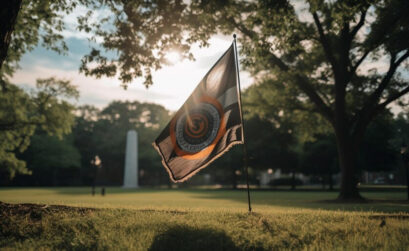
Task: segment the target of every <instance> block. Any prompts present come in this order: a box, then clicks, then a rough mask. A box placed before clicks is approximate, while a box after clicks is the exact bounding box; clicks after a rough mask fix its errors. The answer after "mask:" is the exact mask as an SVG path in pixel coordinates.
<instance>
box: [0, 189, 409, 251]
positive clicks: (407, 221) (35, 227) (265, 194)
mask: <svg viewBox="0 0 409 251" xmlns="http://www.w3.org/2000/svg"><path fill="white" fill-rule="evenodd" d="M251 195H252V203H253V211H254V213H252V214H248V213H247V197H246V193H245V191H244V190H242V191H231V190H180V189H174V190H159V189H158V190H153V189H152V190H151V189H140V190H124V189H120V188H107V194H106V196H104V197H102V196H101V195H99V194H98V195H96V196H91V194H90V188H32V189H29V188H3V189H0V201H2V202H4V203H3V204H0V207H1V212H0V233H1V236H0V248H5V249H24V250H26V249H33V250H34V249H36V250H37V249H136V250H277V249H288V250H298V249H319V250H333V249H346V250H356V249H360V250H374V249H377V250H409V248H408V247H409V204H408V203H405V202H403V201H402V200H404V199H405V198H406V197H405V193H404V192H366V193H363V195H364V196H365V197H366V198H368V199H370V200H371V202H370V203H362V204H341V203H334V202H328V200H332V199H335V198H336V196H337V193H335V192H311V191H302V192H291V191H253V192H252V194H251ZM6 203H12V204H6ZM15 203H35V204H41V205H40V206H39V205H31V204H24V205H13V204H15ZM51 205H59V206H51ZM61 205H64V206H61ZM66 206H70V207H66ZM71 206H73V207H75V208H72V207H71Z"/></svg>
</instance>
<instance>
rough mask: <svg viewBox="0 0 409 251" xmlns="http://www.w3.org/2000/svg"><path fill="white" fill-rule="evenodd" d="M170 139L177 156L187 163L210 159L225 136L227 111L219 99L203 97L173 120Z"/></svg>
mask: <svg viewBox="0 0 409 251" xmlns="http://www.w3.org/2000/svg"><path fill="white" fill-rule="evenodd" d="M169 129H170V137H171V142H172V144H173V147H174V151H175V153H176V154H177V155H178V156H180V157H182V158H185V159H200V158H205V157H206V156H208V155H209V154H210V153H211V152H212V151H213V149H214V148H215V146H216V144H217V142H218V141H219V140H220V138H221V137H222V136H223V135H224V133H225V132H226V121H225V120H224V110H223V107H222V106H221V104H220V103H219V102H218V101H217V99H214V98H211V97H209V96H202V97H201V98H200V99H199V100H198V102H197V103H196V104H195V105H194V106H185V107H184V108H182V110H180V111H179V112H178V114H177V115H176V116H175V117H174V119H172V120H171V123H170V128H169Z"/></svg>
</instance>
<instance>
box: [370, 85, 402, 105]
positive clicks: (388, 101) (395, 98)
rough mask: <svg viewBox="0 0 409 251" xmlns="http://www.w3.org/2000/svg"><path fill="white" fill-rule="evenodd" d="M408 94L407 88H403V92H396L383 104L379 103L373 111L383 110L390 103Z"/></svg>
mask: <svg viewBox="0 0 409 251" xmlns="http://www.w3.org/2000/svg"><path fill="white" fill-rule="evenodd" d="M407 93H409V86H408V87H406V88H404V89H403V90H401V91H400V92H397V93H395V94H392V95H390V96H389V98H387V99H386V100H385V101H384V102H382V103H380V104H379V105H378V106H377V107H376V108H375V110H376V111H377V110H382V109H383V108H385V107H386V106H388V105H389V104H390V103H392V102H393V101H395V100H397V99H399V98H400V97H402V96H403V95H405V94H407Z"/></svg>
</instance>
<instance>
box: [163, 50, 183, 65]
mask: <svg viewBox="0 0 409 251" xmlns="http://www.w3.org/2000/svg"><path fill="white" fill-rule="evenodd" d="M165 58H166V60H168V61H169V63H171V64H176V63H178V62H180V61H181V59H182V56H181V55H180V53H179V52H177V51H171V52H168V53H167V54H166V56H165Z"/></svg>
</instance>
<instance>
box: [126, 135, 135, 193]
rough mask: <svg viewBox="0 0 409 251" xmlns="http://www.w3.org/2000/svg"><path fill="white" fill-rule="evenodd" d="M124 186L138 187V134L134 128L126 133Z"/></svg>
mask: <svg viewBox="0 0 409 251" xmlns="http://www.w3.org/2000/svg"><path fill="white" fill-rule="evenodd" d="M123 187H124V188H138V134H137V133H136V131H135V130H130V131H128V134H127V135H126V152H125V170H124V185H123Z"/></svg>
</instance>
